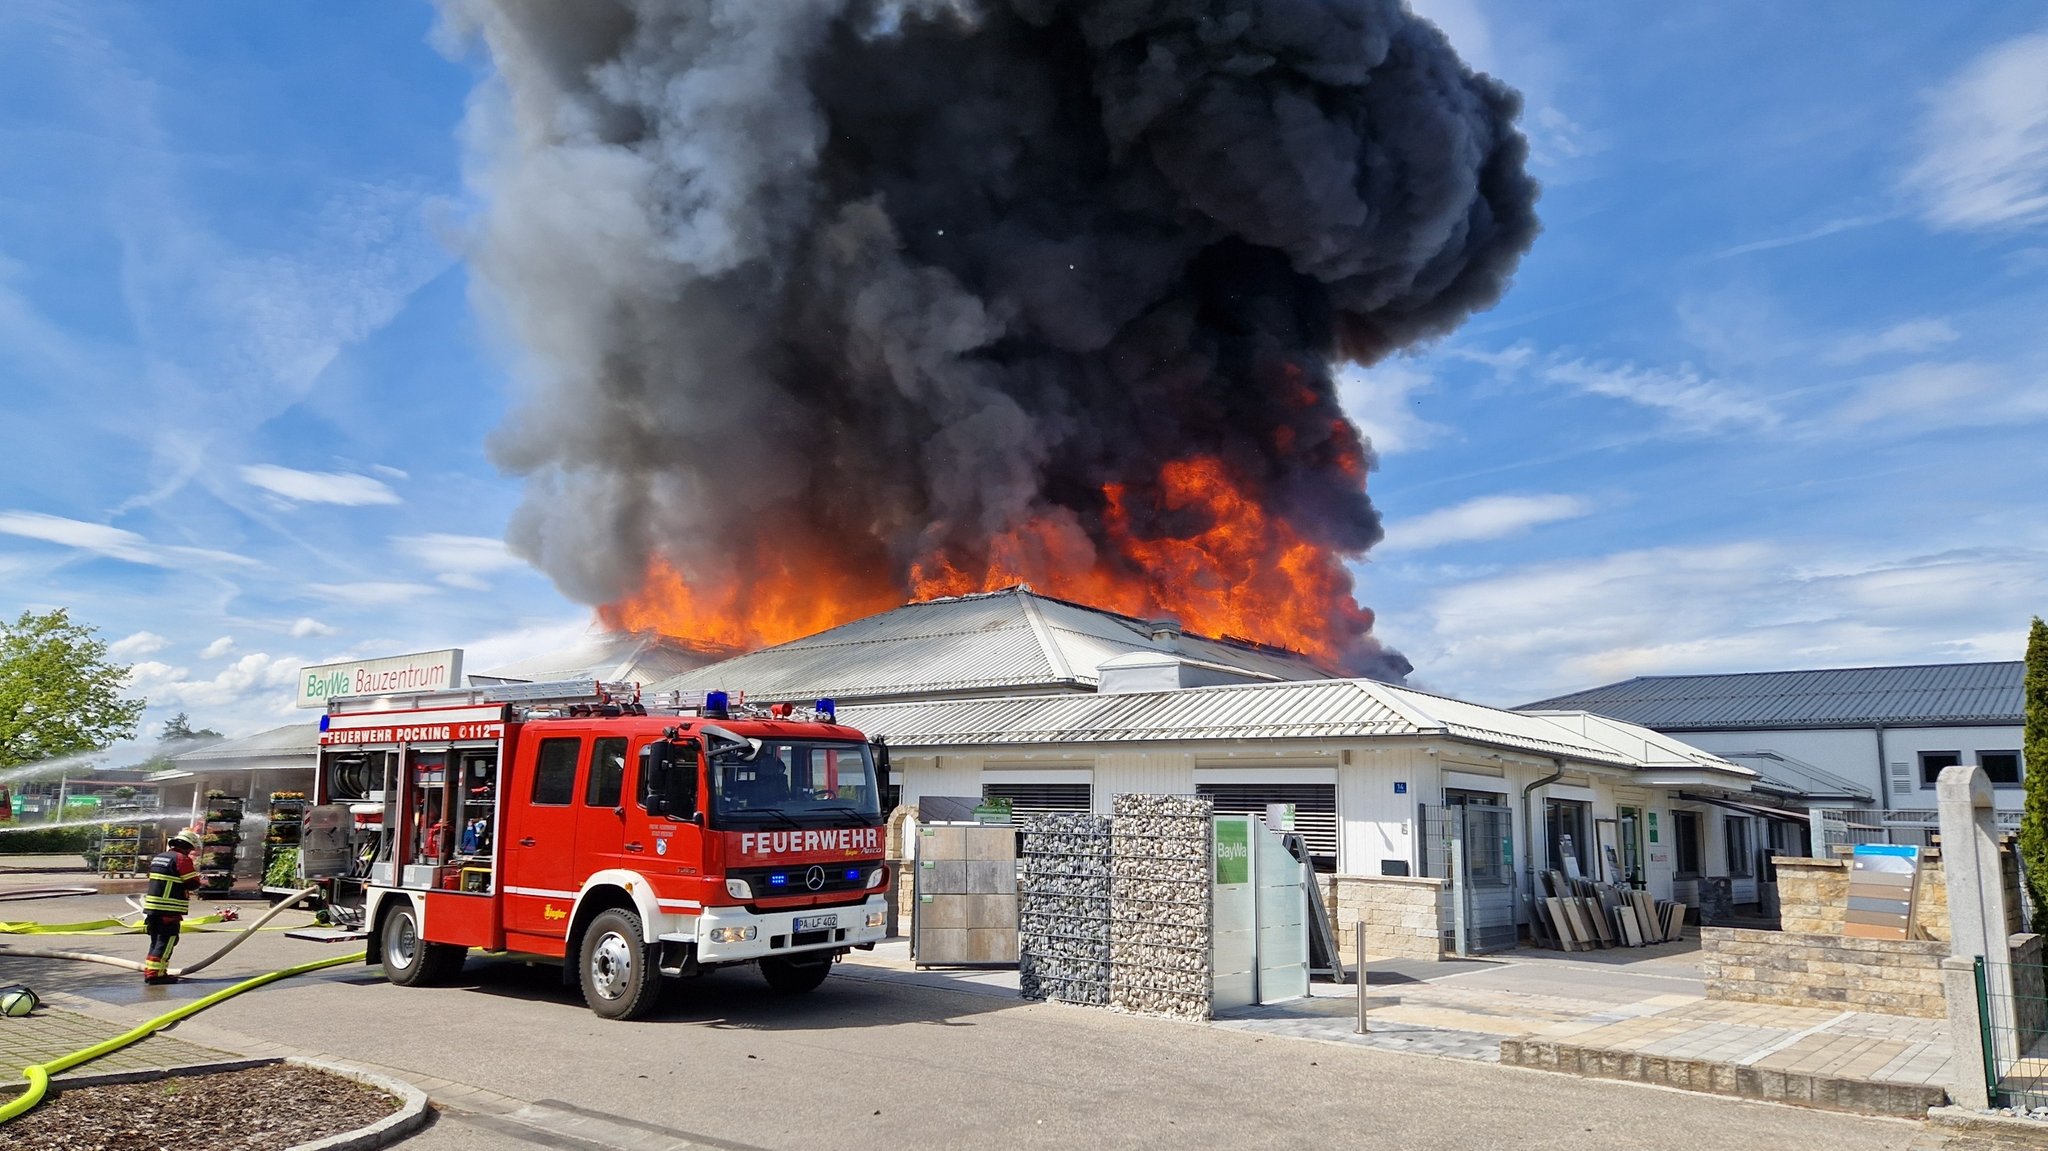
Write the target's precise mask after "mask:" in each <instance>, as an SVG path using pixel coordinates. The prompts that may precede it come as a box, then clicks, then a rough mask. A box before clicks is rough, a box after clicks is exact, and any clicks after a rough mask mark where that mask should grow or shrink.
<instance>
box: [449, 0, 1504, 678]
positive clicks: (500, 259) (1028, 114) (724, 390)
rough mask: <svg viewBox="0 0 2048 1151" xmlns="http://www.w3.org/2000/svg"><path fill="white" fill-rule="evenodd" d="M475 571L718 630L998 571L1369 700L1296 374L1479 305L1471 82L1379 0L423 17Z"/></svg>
mask: <svg viewBox="0 0 2048 1151" xmlns="http://www.w3.org/2000/svg"><path fill="white" fill-rule="evenodd" d="M445 8H446V11H447V12H448V13H449V18H450V22H451V24H453V25H455V26H456V27H457V28H458V29H467V30H471V31H474V32H476V33H479V34H480V35H481V38H482V40H483V41H484V43H485V44H486V45H487V46H488V49H489V53H490V57H491V60H492V61H493V63H494V65H495V69H496V76H495V79H494V80H492V81H491V82H490V83H489V84H488V85H487V86H486V90H485V93H484V98H483V99H480V100H479V101H478V102H477V103H476V105H475V108H476V111H475V113H474V116H473V123H472V125H471V128H472V131H471V138H472V139H473V140H474V141H476V142H477V144H478V146H479V150H478V153H477V155H476V157H475V159H474V162H473V164H472V172H473V174H474V178H475V181H476V183H477V185H478V187H479V189H480V191H481V192H482V193H483V195H484V197H485V199H486V201H487V203H488V209H487V211H486V213H485V214H484V216H483V217H482V220H481V222H480V225H479V228H478V231H477V234H476V236H475V238H474V246H473V251H472V257H473V263H474V267H475V269H476V272H477V283H478V285H479V289H480V300H481V302H482V303H483V304H484V305H485V311H486V314H487V315H488V316H489V317H490V318H491V319H492V320H493V321H494V322H496V323H497V324H498V325H499V326H500V327H501V328H502V330H503V331H504V332H505V333H507V334H508V335H510V336H512V337H513V342H514V343H515V344H516V346H517V347H518V349H519V359H518V367H519V369H520V372H521V374H522V376H523V378H524V380H525V383H526V386H527V398H526V402H525V403H524V404H523V405H522V406H521V407H520V408H519V410H518V411H516V412H515V413H514V414H513V416H512V417H511V418H510V419H509V421H508V422H507V424H506V425H505V426H504V427H503V428H501V429H500V430H499V432H498V434H497V436H496V437H495V440H494V442H493V445H492V447H493V454H494V457H495V459H496V460H497V461H498V462H499V464H500V465H501V466H503V467H504V468H506V469H507V470H509V471H511V472H513V473H515V474H517V475H520V476H523V477H525V479H526V484H527V486H526V496H525V500H524V502H523V504H522V506H521V508H520V510H519V512H518V514H517V515H516V517H515V519H514V522H513V525H512V528H511V532H510V537H511V544H512V546H513V547H514V548H515V550H517V551H518V552H519V553H520V554H522V555H525V556H527V557H528V558H530V559H531V560H533V561H534V562H535V563H536V564H538V565H539V566H540V567H541V568H542V569H543V570H545V571H547V572H548V573H549V574H550V575H551V576H552V577H553V578H554V579H555V581H556V582H557V584H558V585H559V586H560V587H562V588H563V590H564V591H565V592H567V593H568V594H570V595H572V596H574V597H577V598H579V599H581V600H583V601H584V602H589V603H594V604H599V605H603V611H602V617H603V618H604V620H605V621H606V622H607V623H609V624H611V625H612V626H615V627H620V628H625V629H632V630H639V629H655V630H660V631H663V632H666V633H668V634H672V635H677V636H681V637H684V638H686V639H689V640H692V641H694V642H699V643H707V644H719V645H729V646H736V647H742V648H745V647H753V646H758V645H760V644H772V643H776V642H780V641H783V640H788V639H791V638H794V637H797V636H803V635H808V634H811V633H814V632H817V631H819V630H822V629H825V628H828V627H830V626H832V625H834V624H838V623H841V622H844V621H846V620H850V619H855V618H858V617H861V616H864V615H867V614H869V613H872V612H877V611H881V610H884V609H887V608H889V607H892V606H894V605H896V604H899V603H901V602H902V601H903V600H904V598H906V596H933V595H948V594H959V593H963V592H976V591H983V590H989V589H993V588H998V587H1002V586H1005V585H1008V584H1011V583H1015V582H1018V581H1020V580H1028V581H1030V582H1031V583H1032V584H1033V585H1034V586H1037V587H1040V588H1043V589H1045V590H1047V591H1049V592H1051V593H1053V594H1055V595H1058V596H1061V597H1065V598H1069V599H1075V600H1081V601H1085V602H1089V603H1094V604H1098V605H1101V606H1103V607H1106V608H1108V609H1110V610H1112V611H1116V612H1120V613H1124V614H1128V615H1132V616H1153V615H1170V616H1174V617H1177V618H1179V619H1181V620H1183V621H1184V622H1185V623H1186V624H1187V625H1188V627H1189V628H1190V629H1192V630H1194V631H1198V632H1207V633H1211V634H1235V635H1244V636H1249V637H1252V638H1255V639H1258V640H1261V641H1266V642H1270V643H1275V644H1279V645H1281V646H1284V647H1288V648H1291V649H1294V650H1298V651H1303V652H1307V653H1309V654H1310V655H1312V656H1313V657H1314V658H1316V659H1317V660H1319V661H1321V662H1323V663H1325V664H1327V665H1329V666H1332V667H1333V668H1336V669H1338V670H1342V671H1346V672H1353V673H1364V674H1370V675H1377V676H1383V677H1389V678H1399V677H1400V676H1402V675H1404V674H1405V673H1406V671H1407V670H1408V666H1409V665H1408V663H1407V661H1406V660H1405V659H1403V658H1402V657H1401V656H1399V655H1398V654H1397V653H1394V652H1391V651H1387V650H1385V649H1383V648H1382V647H1381V646H1380V645H1379V643H1378V642H1377V641H1376V640H1375V639H1374V638H1373V636H1372V634H1371V632H1372V623H1373V617H1372V613H1371V611H1370V610H1368V609H1366V608H1364V607H1361V606H1360V605H1359V604H1358V602H1357V600H1356V598H1355V596H1354V594H1353V587H1352V575H1351V572H1350V570H1349V569H1348V568H1347V566H1346V564H1347V563H1348V562H1349V561H1352V560H1355V559H1356V558H1358V557H1359V556H1361V555H1362V554H1363V553H1364V552H1365V550H1366V549H1367V548H1369V547H1371V546H1372V545H1373V544H1374V543H1376V542H1377V541H1378V540H1379V538H1380V535H1381V530H1380V521H1379V515H1378V513H1377V512H1376V511H1375V509H1374V507H1373V505H1372V502H1371V500H1370V499H1369V498H1368V497H1367V495H1366V477H1367V474H1368V473H1369V472H1370V471H1371V470H1372V468H1373V467H1374V464H1375V460H1374V456H1373V453H1372V448H1371V445H1370V444H1368V443H1367V442H1365V440H1364V439H1363V438H1362V437H1361V436H1360V435H1359V433H1358V431H1357V429H1356V428H1355V427H1354V426H1353V425H1352V424H1351V423H1350V422H1349V421H1348V420H1347V419H1346V418H1345V416H1344V414H1343V412H1342V411H1341V410H1340V409H1339V407H1338V404H1337V400H1336V391H1335V387H1334V385H1333V382H1332V372H1333V365H1335V364H1337V363H1340V362H1343V361H1347V360H1348V361H1354V362H1361V363H1369V362H1371V361H1373V360H1376V359H1378V358H1380V357H1382V356H1385V355H1387V354H1389V353H1390V352H1392V351H1394V350H1396V349H1399V348H1402V347H1404V346H1408V345H1410V344H1413V343H1415V342H1417V341H1420V340H1424V339H1428V338H1430V337H1432V336H1436V335H1440V334H1442V333H1444V332H1447V331H1449V330H1450V329H1451V328H1453V327H1455V326H1456V325H1457V324H1458V323H1459V322H1460V321H1461V320H1463V319H1464V318H1465V317H1466V316H1467V315H1469V314H1470V313H1472V312H1473V311H1474V310H1477V309H1483V308H1485V307H1488V306H1490V305H1491V304H1492V303H1493V302H1494V300H1495V299H1497V298H1498V296H1499V295H1500V293H1501V292H1502V291H1503V290H1504V288H1505V285H1506V282H1507V278H1508V276H1509V275H1510V273H1511V272H1512V271H1513V269H1514V267H1515V266H1516V264H1517V262H1518V261H1519V259H1520V257H1521V254H1522V253H1523V252H1524V251H1525V250H1526V249H1527V248H1528V246H1529V244H1530V243H1531V242H1532V240H1533V237H1534V235H1535V232H1536V221H1535V215H1534V208H1533V205H1534V200H1535V186H1534V184H1533V182H1532V181H1531V180H1530V178H1529V177H1528V176H1527V174H1526V172H1525V171H1524V160H1525V153H1526V148H1525V145H1524V141H1523V139H1522V137H1521V135H1520V134H1519V133H1518V132H1517V131H1516V129H1515V127H1514V119H1515V117H1516V116H1517V114H1518V112H1519V100H1518V98H1517V97H1516V95H1515V94H1514V93H1513V92H1511V91H1509V90H1508V89H1507V88H1505V87H1504V86H1502V85H1501V84H1499V83H1498V82H1496V81H1494V80H1493V79H1491V78H1489V77H1487V76H1484V75H1478V74H1475V73H1473V72H1472V71H1470V70H1469V69H1467V68H1466V67H1465V66H1464V65H1463V64H1462V63H1461V62H1460V61H1459V60H1458V58H1457V56H1456V54H1455V53H1454V52H1453V51H1452V49H1451V47H1450V45H1449V43H1448V42H1447V41H1446V40H1445V38H1444V36H1443V34H1442V33H1441V32H1440V31H1439V30H1438V29H1437V28H1436V27H1435V26H1433V25H1431V24H1429V23H1427V22H1425V21H1423V20H1420V19H1418V18H1417V17H1415V16H1414V15H1413V14H1412V13H1410V12H1409V11H1408V10H1407V8H1406V7H1405V6H1404V5H1403V4H1402V3H1400V0H1256V2H1254V0H1098V2H1090V3H1082V2H1079V0H893V2H887V0H868V2H861V0H817V2H812V3H803V4H764V3H760V2H758V0H705V2H702V3H693V4H657V3H652V2H646V3H642V2H627V0H582V2H579V3H576V4H544V3H532V2H527V0H445Z"/></svg>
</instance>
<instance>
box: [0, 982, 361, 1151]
mask: <svg viewBox="0 0 2048 1151" xmlns="http://www.w3.org/2000/svg"><path fill="white" fill-rule="evenodd" d="M363 958H364V953H363V952H360V951H358V952H356V953H355V954H354V955H337V956H333V957H332V958H328V959H316V960H314V961H313V962H311V963H301V964H299V965H298V966H297V967H287V968H284V969H283V970H281V971H273V972H271V973H270V974H268V975H259V976H257V977H256V978H254V979H245V980H243V981H242V982H240V983H237V984H235V985H234V986H232V987H225V988H222V989H221V990H219V991H216V992H214V993H213V994H211V995H208V996H205V997H203V998H200V999H195V1000H193V1001H192V1002H190V1003H187V1004H186V1005H184V1006H183V1007H180V1008H177V1009H176V1010H174V1011H166V1012H165V1013H163V1014H162V1015H159V1016H157V1017H156V1018H155V1019H152V1020H150V1021H149V1022H147V1023H144V1024H142V1025H141V1026H139V1027H136V1028H134V1029H133V1030H130V1031H124V1032H122V1033H121V1034H119V1035H116V1036H114V1037H113V1038H112V1039H109V1040H106V1041H105V1042H102V1043H95V1044H93V1045H92V1046H91V1047H87V1048H84V1049H83V1050H79V1051H73V1052H72V1053H71V1054H69V1055H66V1056H64V1057H62V1058H60V1059H53V1060H51V1061H50V1062H48V1063H38V1064H35V1065H34V1066H31V1067H24V1068H22V1071H21V1074H22V1077H23V1078H25V1079H27V1080H28V1090H26V1091H24V1092H22V1093H21V1094H20V1095H18V1096H16V1097H15V1098H13V1099H11V1100H9V1101H8V1102H7V1104H6V1105H5V1106H0V1123H6V1122H7V1121H9V1120H11V1119H13V1118H15V1117H16V1116H18V1115H21V1114H23V1113H25V1112H27V1111H28V1110H29V1109H30V1108H33V1107H34V1106H35V1105H36V1104H38V1103H40V1102H42V1101H43V1095H44V1093H45V1092H47V1091H48V1090H49V1089H50V1076H52V1075H61V1074H63V1073H64V1072H66V1071H69V1070H71V1069H72V1068H73V1067H76V1066H78V1065H79V1064H81V1063H90V1062H92V1061H93V1060H95V1059H98V1058H99V1057H100V1056H102V1055H110V1054H112V1053H113V1052H116V1051H119V1050H120V1049H121V1048H123V1047H126V1046H128V1045H129V1044H131V1043H135V1042H139V1041H140V1040H143V1039H147V1038H149V1037H150V1036H151V1035H154V1034H156V1033H157V1032H159V1031H161V1030H163V1029H164V1028H166V1027H169V1026H170V1025H171V1024H173V1023H176V1022H178V1021H179V1020H181V1019H184V1018H186V1017H187V1016H190V1015H196V1014H198V1013H199V1012H201V1011H204V1010H206V1009H207V1008H209V1007H211V1006H213V1005H214V1004H216V1003H219V1002H221V1001H222V1000H224V999H232V998H234V997H235V996H237V995H240V994H241V993H242V992H244V991H253V990H255V989H256V988H258V987H261V986H263V985H264V984H266V983H274V982H276V981H277V980H280V979H284V978H287V977H289V976H293V975H304V974H305V973H306V972H308V971H318V970H320V969H321V968H323V967H339V966H340V965H342V964H344V963H359V962H361V961H362V960H363Z"/></svg>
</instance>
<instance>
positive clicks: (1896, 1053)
mask: <svg viewBox="0 0 2048 1151" xmlns="http://www.w3.org/2000/svg"><path fill="white" fill-rule="evenodd" d="M842 970H843V971H845V972H846V973H847V974H849V975H852V976H854V977H855V978H861V977H866V978H876V979H887V980H891V981H897V982H908V983H916V984H921V985H926V986H934V987H949V988H952V989H954V990H960V991H971V992H975V993H977V994H992V995H1004V996H1014V995H1016V994H1017V973H1016V972H1015V971H1014V970H1010V971H974V970H968V969H959V968H950V969H949V968H940V969H933V970H927V971H919V970H916V969H914V968H913V966H912V965H911V962H910V957H909V948H908V945H907V944H906V943H905V942H903V941H901V940H898V941H894V942H891V943H888V944H884V945H882V946H881V947H878V948H876V950H875V951H874V952H873V953H872V954H871V955H858V954H857V955H856V956H855V957H853V958H852V959H850V960H849V961H848V963H847V965H846V966H845V967H843V968H842ZM1366 987H1367V995H1366V1012H1367V1026H1368V1030H1367V1032H1366V1033H1365V1034H1359V1033H1358V1030H1357V1018H1358V1015H1357V1013H1358V999H1357V988H1356V985H1355V984H1351V983H1346V984H1335V983H1326V982H1317V983H1313V984H1311V986H1310V991H1309V996H1308V998H1306V999H1295V1000H1288V1001H1285V1002H1281V1003H1274V1004H1267V1005H1262V1006H1257V1007H1242V1008H1232V1009H1228V1010H1224V1011H1219V1012H1218V1013H1217V1017H1216V1019H1215V1020H1214V1021H1213V1022H1212V1024H1211V1025H1212V1026H1215V1027H1219V1028H1226V1029H1230V1030H1236V1031H1243V1032H1250V1033H1254V1034H1261V1035H1272V1036H1279V1037H1284V1038H1289V1039H1312V1040H1319V1041H1323V1042H1330V1043H1344V1044H1351V1045H1355V1046H1363V1047H1372V1048H1377V1049H1380V1050H1387V1051H1399V1052H1406V1053H1411V1054H1420V1055H1434V1056H1438V1057H1441V1058H1449V1059H1468V1060H1474V1061H1477V1062H1486V1063H1501V1062H1505V1063H1509V1064H1513V1065H1516V1066H1522V1067H1530V1068H1536V1069H1541V1070H1546V1071H1561V1072H1566V1073H1569V1074H1576V1075H1583V1076H1587V1077H1591V1078H1607V1079H1632V1080H1637V1081H1641V1082H1649V1083H1659V1084H1664V1085H1667V1086H1674V1087H1680V1088H1684V1089H1686V1090H1692V1091H1701V1092H1706V1093H1709V1094H1720V1095H1735V1096H1741V1097H1745V1098H1753V1099H1765V1100H1771V1101H1776V1102H1788V1103H1799V1104H1803V1105H1807V1106H1818V1107H1827V1108H1833V1109H1838V1110H1846V1111H1858V1112H1863V1113H1867V1114H1881V1115H1901V1116H1913V1117H1916V1118H1917V1117H1919V1116H1922V1115H1924V1114H1925V1113H1926V1110H1927V1108H1928V1107H1930V1106H1937V1105H1939V1104H1941V1103H1942V1102H1943V1101H1944V1100H1945V1098H1946V1085H1947V1083H1948V1082H1949V1076H1950V1075H1951V1074H1952V1073H1953V1072H1952V1068H1951V1067H1950V1065H1949V1058H1950V1051H1949V1042H1948V1035H1947V1026H1946V1023H1945V1022H1944V1021H1943V1020H1939V1019H1919V1018H1909V1017H1904V1016H1892V1015H1875V1014H1870V1013H1867V1012H1833V1011H1825V1010H1812V1009H1807V1008H1799V1007H1780V1006H1774V1005H1770V1004H1750V1003H1722V1002H1717V1001H1713V1000H1709V999H1707V998H1706V988H1705V984H1704V983H1703V981H1702V980H1701V978H1700V970H1699V964H1698V950H1697V946H1696V945H1695V944H1694V943H1692V942H1690V941H1684V942H1680V943H1674V944H1666V945H1663V946H1660V947H1649V948H1634V949H1629V950H1627V951H1622V950H1615V951H1609V952H1593V953H1574V954H1569V955H1567V954H1565V953H1560V952H1554V951H1542V950H1533V949H1525V950H1518V951H1512V952H1506V953H1503V954H1500V955H1494V956H1488V957H1485V958H1483V959H1471V960H1449V961H1445V962H1441V963H1427V962H1420V961H1412V960H1409V961H1404V960H1385V961H1379V962H1374V963H1371V964H1369V965H1368V967H1367V985H1366Z"/></svg>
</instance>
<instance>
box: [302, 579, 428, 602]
mask: <svg viewBox="0 0 2048 1151" xmlns="http://www.w3.org/2000/svg"><path fill="white" fill-rule="evenodd" d="M306 590H307V591H309V592H311V593H313V594H314V595H316V596H319V597H320V598H321V599H328V600H333V601H334V602H336V603H342V604H349V605H352V606H356V607H377V606H380V605H385V604H393V603H405V602H407V601H409V600H416V599H418V598H420V597H421V596H427V595H433V594H434V589H433V588H432V587H431V586H429V585H427V584H419V583H399V582H396V581H386V580H368V581H364V582H361V583H316V584H307V585H306Z"/></svg>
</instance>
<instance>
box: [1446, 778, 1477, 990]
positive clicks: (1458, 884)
mask: <svg viewBox="0 0 2048 1151" xmlns="http://www.w3.org/2000/svg"><path fill="white" fill-rule="evenodd" d="M1444 814H1445V815H1446V816H1447V817H1448V818H1449V819H1450V821H1451V948H1452V950H1453V951H1455V952H1456V953H1457V954H1458V956H1459V957H1461V958H1462V957H1464V956H1466V955H1470V954H1471V953H1472V952H1471V949H1470V948H1469V947H1468V946H1467V933H1468V931H1469V928H1470V919H1471V908H1470V907H1469V906H1468V899H1469V897H1470V896H1471V893H1472V890H1471V877H1470V871H1469V869H1468V868H1467V866H1466V862H1465V830H1466V829H1465V805H1464V804H1458V805H1457V806H1455V807H1450V808H1446V809H1445V812H1444ZM1438 930H1442V928H1441V927H1439V928H1438Z"/></svg>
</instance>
